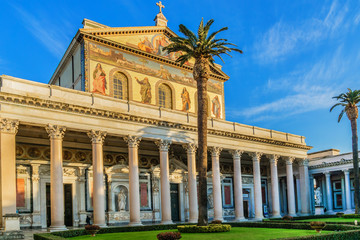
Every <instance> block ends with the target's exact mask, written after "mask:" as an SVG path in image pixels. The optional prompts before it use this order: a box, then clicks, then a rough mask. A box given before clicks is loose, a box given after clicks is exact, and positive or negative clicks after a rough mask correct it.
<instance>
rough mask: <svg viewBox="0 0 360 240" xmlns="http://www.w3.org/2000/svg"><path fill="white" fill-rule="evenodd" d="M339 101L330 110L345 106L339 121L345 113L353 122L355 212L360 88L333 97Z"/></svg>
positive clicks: (357, 183)
mask: <svg viewBox="0 0 360 240" xmlns="http://www.w3.org/2000/svg"><path fill="white" fill-rule="evenodd" d="M333 98H335V99H336V100H338V101H339V103H337V104H335V105H334V106H332V107H331V108H330V112H331V111H332V110H333V109H334V108H335V107H337V106H342V107H344V108H343V109H342V111H341V112H340V115H339V118H338V122H340V120H341V118H342V116H343V115H344V113H346V115H347V117H348V118H349V120H350V122H351V133H352V151H353V164H354V183H355V186H354V188H355V194H354V202H355V213H356V214H358V213H359V210H360V209H359V200H360V195H359V193H360V191H359V153H358V135H357V118H358V116H359V110H358V107H359V106H358V105H357V104H358V103H359V102H360V90H355V91H352V90H351V89H350V88H348V92H346V93H341V94H340V95H339V96H335V97H333Z"/></svg>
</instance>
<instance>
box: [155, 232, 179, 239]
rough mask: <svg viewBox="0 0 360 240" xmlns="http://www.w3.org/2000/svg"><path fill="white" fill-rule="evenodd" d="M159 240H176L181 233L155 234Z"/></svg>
mask: <svg viewBox="0 0 360 240" xmlns="http://www.w3.org/2000/svg"><path fill="white" fill-rule="evenodd" d="M156 237H157V239H159V240H177V239H180V238H181V233H179V232H162V233H159V234H158V235H157V236H156Z"/></svg>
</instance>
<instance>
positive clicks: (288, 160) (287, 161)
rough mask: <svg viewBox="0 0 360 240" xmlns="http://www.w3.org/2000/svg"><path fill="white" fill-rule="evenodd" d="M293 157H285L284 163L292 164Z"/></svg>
mask: <svg viewBox="0 0 360 240" xmlns="http://www.w3.org/2000/svg"><path fill="white" fill-rule="evenodd" d="M294 160H295V157H285V161H286V165H292V164H293V162H294Z"/></svg>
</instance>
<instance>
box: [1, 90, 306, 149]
mask: <svg viewBox="0 0 360 240" xmlns="http://www.w3.org/2000/svg"><path fill="white" fill-rule="evenodd" d="M0 102H7V103H11V104H19V105H25V106H32V107H37V108H43V109H53V110H58V111H63V112H67V113H69V112H71V113H76V114H82V115H85V116H97V117H103V118H109V119H119V120H123V121H130V122H137V123H145V124H149V125H154V126H160V127H168V128H176V129H181V130H185V131H191V132H197V127H196V126H192V125H187V124H182V123H177V122H170V121H163V120H159V119H153V118H149V117H142V116H135V115H130V114H125V113H121V112H116V111H109V110H103V109H96V108H91V107H85V106H81V105H75V104H67V103H62V102H57V101H53V100H44V99H40V98H34V97H27V96H20V95H16V94H10V93H4V92H0ZM208 134H210V135H214V136H223V137H228V138H235V139H241V140H246V141H252V142H259V143H266V144H271V145H278V146H284V147H290V148H298V149H304V150H310V149H311V147H309V146H306V145H302V144H296V143H289V142H284V141H279V140H273V139H267V138H262V137H255V136H250V135H244V134H240V133H234V132H229V131H222V130H213V129H208Z"/></svg>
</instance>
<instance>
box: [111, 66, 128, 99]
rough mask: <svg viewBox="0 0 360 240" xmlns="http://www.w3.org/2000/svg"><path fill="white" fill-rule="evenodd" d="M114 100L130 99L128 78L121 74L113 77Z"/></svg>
mask: <svg viewBox="0 0 360 240" xmlns="http://www.w3.org/2000/svg"><path fill="white" fill-rule="evenodd" d="M113 89H114V92H113V93H114V98H118V99H124V100H125V99H128V78H127V77H126V76H125V74H123V73H121V72H116V73H115V74H114V76H113Z"/></svg>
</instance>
